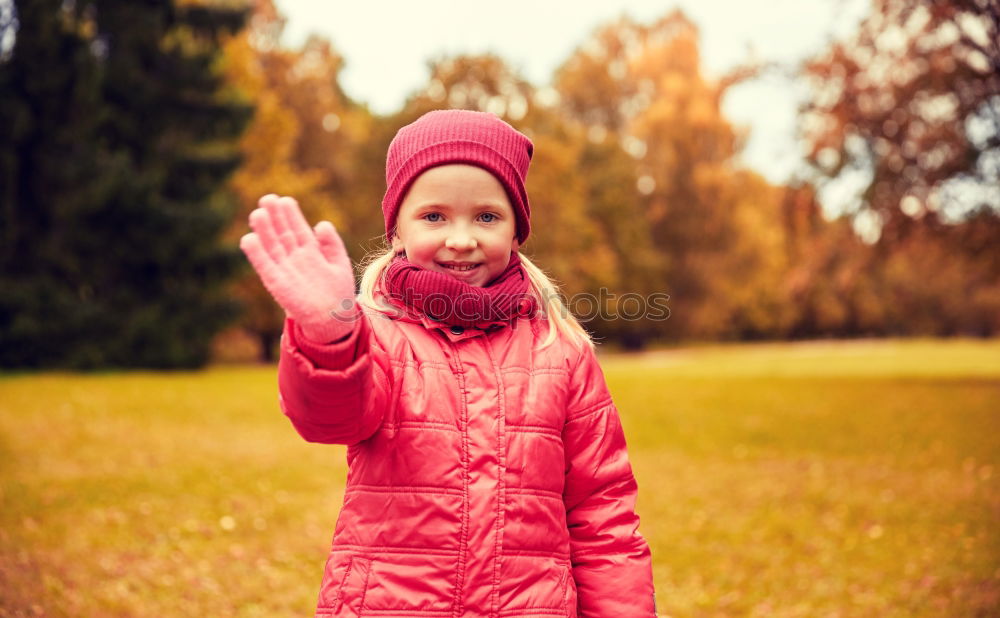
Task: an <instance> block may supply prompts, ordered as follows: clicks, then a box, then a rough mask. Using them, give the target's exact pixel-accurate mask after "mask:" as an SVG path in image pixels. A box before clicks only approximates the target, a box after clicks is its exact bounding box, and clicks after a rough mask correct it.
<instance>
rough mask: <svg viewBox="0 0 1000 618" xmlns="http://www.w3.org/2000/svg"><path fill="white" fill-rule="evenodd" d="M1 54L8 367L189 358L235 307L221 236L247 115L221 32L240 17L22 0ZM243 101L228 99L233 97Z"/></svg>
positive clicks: (2, 329)
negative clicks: (221, 65) (235, 91)
mask: <svg viewBox="0 0 1000 618" xmlns="http://www.w3.org/2000/svg"><path fill="white" fill-rule="evenodd" d="M15 13H16V18H15V19H14V20H10V21H9V22H8V23H6V25H4V26H3V27H4V29H5V32H0V40H5V39H8V38H9V35H8V34H7V32H9V31H11V30H13V31H14V34H13V38H14V43H13V46H12V48H11V49H10V50H9V52H7V53H6V54H5V56H4V57H3V58H2V59H0V89H2V91H3V92H4V97H2V99H0V116H2V117H4V118H5V119H10V120H9V121H5V122H3V123H0V125H2V128H0V179H2V189H0V200H2V206H0V228H2V230H3V231H2V244H0V290H2V294H0V366H3V367H46V366H55V367H74V368H93V367H107V366H118V367H124V366H145V367H190V366H197V365H200V364H202V363H204V362H205V361H206V360H207V355H208V349H209V343H210V339H211V337H212V335H213V334H214V333H216V332H217V331H218V330H219V329H220V328H221V327H223V326H224V325H225V324H226V323H227V322H229V321H230V320H231V319H232V318H233V317H234V316H235V314H236V310H237V307H236V306H235V304H234V303H233V302H232V301H231V300H230V299H228V298H227V297H226V296H225V293H224V291H223V287H222V284H223V283H224V282H225V281H226V280H227V279H228V278H229V277H230V276H231V275H232V274H233V273H234V272H235V270H236V268H237V266H238V264H240V259H239V255H238V252H237V250H236V249H235V248H231V247H230V248H227V247H223V246H222V245H221V244H220V240H219V238H220V234H221V233H222V231H223V229H224V227H225V225H226V222H227V220H228V217H229V212H230V209H231V205H230V203H229V199H228V197H227V196H226V194H225V193H224V192H223V191H222V188H223V187H224V183H225V180H226V178H227V177H228V176H229V174H230V173H231V172H232V171H233V169H235V167H236V166H237V165H238V164H239V156H238V151H237V149H236V146H235V141H234V140H235V139H236V138H237V137H238V136H239V134H240V132H241V131H242V130H243V127H244V125H245V123H246V122H247V120H248V119H249V114H250V109H249V108H248V107H247V106H246V105H243V104H240V103H236V102H234V101H231V100H227V93H226V92H225V91H224V90H223V88H222V80H221V76H220V74H219V71H218V66H217V59H218V55H219V40H218V37H219V36H220V35H221V33H223V32H226V31H233V30H236V29H238V28H239V27H241V25H242V23H243V20H244V18H245V15H244V11H243V10H242V9H219V8H212V7H207V6H192V7H186V8H178V7H176V6H174V4H173V3H172V2H170V1H168V0H146V1H143V2H128V1H125V0H115V1H106V0H105V1H102V0H94V1H90V2H85V1H77V2H64V1H62V0H29V1H25V2H19V3H17V5H16V8H15ZM229 98H230V99H231V98H232V97H231V96H230V97H229Z"/></svg>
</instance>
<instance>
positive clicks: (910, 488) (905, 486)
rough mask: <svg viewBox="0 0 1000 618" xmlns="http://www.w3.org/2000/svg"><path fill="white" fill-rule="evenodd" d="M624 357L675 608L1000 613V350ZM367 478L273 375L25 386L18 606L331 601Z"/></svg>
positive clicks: (655, 538) (630, 429) (260, 608)
mask: <svg viewBox="0 0 1000 618" xmlns="http://www.w3.org/2000/svg"><path fill="white" fill-rule="evenodd" d="M603 364H604V367H605V371H606V374H607V377H608V381H609V384H610V385H611V388H612V391H613V392H614V395H615V398H616V401H617V403H618V405H619V408H620V409H621V413H622V417H623V421H624V424H625V427H626V432H627V435H628V438H629V444H630V450H631V456H632V462H633V467H634V469H635V473H636V476H637V478H638V480H639V486H640V497H639V512H640V515H641V517H642V527H641V529H642V531H643V533H644V534H645V536H646V537H647V538H648V539H649V541H650V544H651V546H652V549H653V556H654V562H655V566H654V576H655V578H656V585H657V596H658V600H659V605H660V611H661V613H664V614H668V615H670V616H674V617H687V616H690V617H704V616H776V617H794V616H827V617H834V616H843V617H847V616H851V617H854V616H857V617H869V616H878V617H892V616H927V617H930V616H935V617H936V616H953V617H963V616H970V617H971V616H991V615H997V613H998V611H1000V610H998V608H1000V526H998V524H997V522H998V521H1000V341H988V342H980V341H944V342H941V341H888V342H846V343H801V344H781V345H779V344H773V345H772V344H765V345H749V346H703V347H689V348H683V349H679V350H669V351H658V352H651V353H647V354H643V355H638V356H618V355H608V356H605V358H604V359H603ZM344 473H345V464H344V451H343V448H342V447H326V446H318V445H309V444H306V443H304V442H302V441H301V440H300V439H299V438H298V437H297V435H296V434H295V433H294V431H293V430H292V429H291V427H290V426H289V425H288V424H287V421H286V420H285V419H284V418H283V417H282V416H281V414H280V413H279V412H278V411H277V403H276V393H275V370H274V368H273V367H260V368H245V367H243V368H240V367H217V368H213V369H211V370H208V371H204V372H196V373H164V374H153V373H128V374H106V375H86V376H83V375H70V374H40V375H8V376H5V377H2V378H0V616H32V615H39V616H213V617H228V616H246V617H250V616H307V615H311V609H312V607H313V604H314V601H315V598H316V592H317V587H318V583H319V578H320V570H321V568H322V564H323V560H324V558H325V552H326V548H327V545H328V543H329V539H330V534H331V533H332V530H333V524H334V521H335V519H336V513H337V507H338V506H339V503H340V500H341V498H342V495H343V494H342V491H343V481H344Z"/></svg>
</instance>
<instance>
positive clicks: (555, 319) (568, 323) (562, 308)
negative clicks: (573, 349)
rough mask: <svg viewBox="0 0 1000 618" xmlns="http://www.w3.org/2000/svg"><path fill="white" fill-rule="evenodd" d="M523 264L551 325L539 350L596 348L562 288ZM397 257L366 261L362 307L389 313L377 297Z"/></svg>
mask: <svg viewBox="0 0 1000 618" xmlns="http://www.w3.org/2000/svg"><path fill="white" fill-rule="evenodd" d="M518 255H519V256H520V258H521V264H523V265H524V272H525V274H527V275H528V282H529V284H530V287H531V294H532V295H533V296H534V297H535V300H536V301H537V302H538V307H539V309H541V316H542V319H543V320H544V321H545V322H546V323H547V324H548V327H549V328H548V331H549V332H548V334H547V335H546V337H545V340H544V341H543V342H542V344H541V345H540V346H539V348H538V349H543V348H546V347H548V346H550V345H552V343H553V342H555V340H556V337H563V338H564V339H566V340H568V341H569V342H571V343H573V344H574V345H577V346H580V347H583V346H590V347H593V345H594V342H593V340H592V339H591V338H590V333H588V332H587V331H586V329H584V328H583V326H581V325H580V322H579V321H578V320H577V319H576V317H575V316H574V315H573V314H572V313H570V311H569V308H567V307H566V303H564V302H563V300H562V297H561V296H560V295H559V288H558V286H556V284H555V283H553V281H552V280H551V279H549V277H548V275H546V274H545V273H544V272H543V271H542V269H540V268H538V267H537V266H535V265H534V264H533V263H532V261H531V260H529V259H528V257H527V256H526V255H524V254H523V253H518ZM394 257H396V252H395V251H393V250H392V248H391V247H390V248H387V249H386V250H385V251H383V252H382V253H377V252H373V253H370V254H369V255H368V257H366V258H365V259H364V261H363V267H362V268H363V270H362V274H361V289H360V291H359V293H358V302H359V303H361V304H362V305H364V306H366V307H368V308H370V309H372V310H374V311H379V312H381V313H388V311H387V307H386V306H385V304H384V302H383V303H380V302H379V300H378V298H377V296H378V294H379V290H380V289H381V286H382V277H383V275H384V274H385V270H386V268H388V266H389V263H390V262H392V259H393V258H394Z"/></svg>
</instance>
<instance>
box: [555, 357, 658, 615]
mask: <svg viewBox="0 0 1000 618" xmlns="http://www.w3.org/2000/svg"><path fill="white" fill-rule="evenodd" d="M570 388H571V389H572V390H571V394H570V403H569V405H568V407H567V415H566V425H565V427H564V429H563V444H564V448H565V453H566V484H565V487H564V491H563V500H564V502H565V503H566V522H567V525H568V527H569V535H570V557H571V561H572V565H573V579H574V580H575V581H576V586H577V603H578V610H579V615H580V617H581V618H610V617H613V616H629V617H634V618H652V617H655V616H656V613H655V609H654V601H653V573H652V561H651V556H650V552H649V545H648V544H647V543H646V540H645V539H644V538H643V537H642V536H641V535H640V534H639V517H638V515H636V513H635V501H636V493H637V486H636V482H635V477H634V476H633V475H632V466H631V465H630V464H629V460H628V453H627V451H626V448H625V434H624V432H623V430H622V425H621V421H620V419H619V417H618V410H617V409H616V408H615V405H614V403H613V402H612V400H611V395H610V393H609V392H608V388H607V385H606V383H605V381H604V374H603V373H602V372H601V368H600V365H599V364H598V362H597V357H596V355H595V354H594V351H593V349H591V348H590V347H589V346H587V348H586V349H585V350H584V351H583V353H582V357H581V359H580V361H579V365H577V367H576V369H575V370H574V372H573V374H572V384H571V385H570Z"/></svg>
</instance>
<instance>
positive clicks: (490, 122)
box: [382, 109, 534, 243]
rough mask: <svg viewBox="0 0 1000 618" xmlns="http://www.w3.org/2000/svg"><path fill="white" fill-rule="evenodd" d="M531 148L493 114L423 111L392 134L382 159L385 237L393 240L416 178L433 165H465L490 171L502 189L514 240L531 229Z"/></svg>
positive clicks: (520, 240) (465, 111)
mask: <svg viewBox="0 0 1000 618" xmlns="http://www.w3.org/2000/svg"><path fill="white" fill-rule="evenodd" d="M533 151H534V145H533V144H532V143H531V140H529V139H528V138H527V137H526V136H524V135H522V134H521V133H519V132H518V131H517V130H515V129H514V128H513V127H511V126H510V125H509V124H507V123H506V122H504V121H503V120H501V119H500V118H499V117H498V116H496V115H494V114H488V113H484V112H472V111H467V110H460V109H453V110H437V111H433V112H428V113H426V114H424V115H423V116H421V117H420V118H418V119H417V120H416V121H415V122H413V123H412V124H408V125H406V126H405V127H403V128H402V129H400V130H399V132H398V133H396V137H394V138H393V140H392V143H391V144H389V152H388V154H386V160H385V183H386V190H385V197H383V198H382V214H383V215H384V216H385V233H386V236H388V237H389V240H390V241H391V240H392V232H393V229H394V228H395V225H396V215H397V214H398V213H399V205H400V203H401V202H402V201H403V198H404V197H406V192H407V191H408V190H409V189H410V186H411V185H412V184H413V181H415V180H416V179H417V176H419V175H420V174H422V173H423V172H425V171H426V170H428V169H430V168H432V167H436V166H438V165H446V164H449V163H467V164H470V165H476V166H478V167H481V168H483V169H485V170H486V171H488V172H491V173H492V174H493V175H494V176H496V177H497V179H498V180H499V181H500V184H502V185H503V186H504V189H506V190H507V197H508V198H510V205H511V206H512V207H513V209H514V217H515V219H516V221H517V240H518V242H520V243H523V242H524V241H525V239H526V238H528V232H529V231H530V230H531V225H530V223H529V217H530V216H531V208H530V207H529V205H528V194H527V193H526V192H525V190H524V179H525V177H526V176H527V174H528V163H530V162H531V154H532V152H533Z"/></svg>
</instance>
